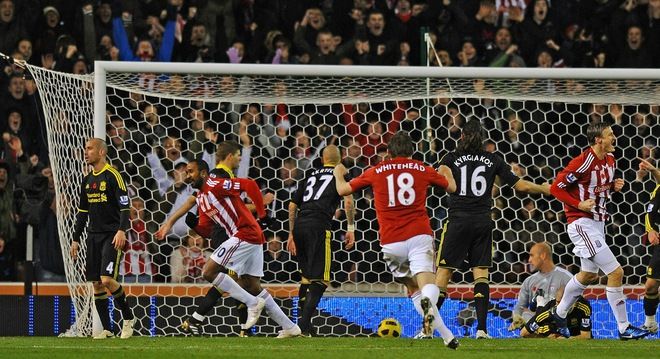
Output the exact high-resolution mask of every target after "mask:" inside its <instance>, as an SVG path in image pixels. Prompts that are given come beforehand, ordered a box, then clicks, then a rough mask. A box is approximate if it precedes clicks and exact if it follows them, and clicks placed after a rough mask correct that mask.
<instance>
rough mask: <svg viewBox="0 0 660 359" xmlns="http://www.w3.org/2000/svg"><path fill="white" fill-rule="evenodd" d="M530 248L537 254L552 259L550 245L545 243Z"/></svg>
mask: <svg viewBox="0 0 660 359" xmlns="http://www.w3.org/2000/svg"><path fill="white" fill-rule="evenodd" d="M532 248H536V250H537V251H538V253H539V254H545V255H546V256H548V257H550V258H552V248H550V245H549V244H548V243H547V242H539V243H536V244H535V245H533V246H532Z"/></svg>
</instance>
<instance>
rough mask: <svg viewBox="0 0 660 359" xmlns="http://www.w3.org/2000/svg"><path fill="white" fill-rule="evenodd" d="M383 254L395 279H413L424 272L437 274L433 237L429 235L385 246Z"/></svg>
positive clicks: (421, 235)
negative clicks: (434, 262) (434, 261)
mask: <svg viewBox="0 0 660 359" xmlns="http://www.w3.org/2000/svg"><path fill="white" fill-rule="evenodd" d="M382 252H383V260H385V263H386V264H387V267H388V268H389V269H390V272H392V275H393V276H394V277H395V278H403V277H409V278H411V277H413V276H414V275H416V274H417V273H422V272H430V273H435V265H434V264H433V237H431V236H430V235H428V234H420V235H418V236H414V237H411V238H408V239H407V240H405V241H401V242H394V243H389V244H384V245H383V249H382Z"/></svg>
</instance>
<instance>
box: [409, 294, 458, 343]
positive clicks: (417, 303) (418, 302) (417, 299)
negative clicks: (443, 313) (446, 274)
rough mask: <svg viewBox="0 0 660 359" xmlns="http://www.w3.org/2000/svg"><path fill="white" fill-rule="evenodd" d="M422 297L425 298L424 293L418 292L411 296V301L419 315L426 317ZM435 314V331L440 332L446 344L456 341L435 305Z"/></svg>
mask: <svg viewBox="0 0 660 359" xmlns="http://www.w3.org/2000/svg"><path fill="white" fill-rule="evenodd" d="M434 287H435V286H434ZM436 288H437V287H436ZM422 297H424V295H423V294H422V292H419V291H417V292H415V293H413V294H412V295H411V296H410V299H412V301H413V306H414V307H415V310H416V311H417V313H419V315H421V316H424V310H423V309H422ZM436 303H437V300H436ZM433 314H434V316H435V319H434V320H433V329H435V330H437V331H438V332H440V336H441V337H442V340H444V342H445V344H447V343H449V342H450V341H451V340H452V339H454V333H452V332H451V330H449V328H447V326H446V325H445V322H444V321H443V320H442V317H440V313H439V312H438V308H437V307H436V306H435V304H434V305H433Z"/></svg>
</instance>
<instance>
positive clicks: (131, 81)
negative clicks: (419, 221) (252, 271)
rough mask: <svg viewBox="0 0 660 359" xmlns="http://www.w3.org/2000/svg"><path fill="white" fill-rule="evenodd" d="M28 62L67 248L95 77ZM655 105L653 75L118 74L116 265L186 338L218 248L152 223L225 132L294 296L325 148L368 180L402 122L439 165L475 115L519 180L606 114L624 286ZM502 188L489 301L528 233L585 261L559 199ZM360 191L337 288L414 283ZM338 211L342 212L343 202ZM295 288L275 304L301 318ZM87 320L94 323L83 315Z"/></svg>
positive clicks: (633, 280) (163, 326)
mask: <svg viewBox="0 0 660 359" xmlns="http://www.w3.org/2000/svg"><path fill="white" fill-rule="evenodd" d="M30 71H31V73H32V74H33V76H34V77H35V79H36V80H37V84H38V87H39V91H40V93H41V94H42V99H43V101H44V111H45V114H46V118H47V120H48V121H47V125H48V140H49V144H50V148H51V151H52V155H51V159H52V162H53V170H54V174H55V181H56V190H57V195H58V196H60V197H59V198H62V202H60V203H66V205H64V206H63V208H64V209H65V210H64V211H58V216H59V217H58V219H59V230H60V238H61V240H62V248H63V251H65V252H66V253H68V250H69V243H70V240H71V235H72V228H73V222H74V215H75V206H76V204H77V203H76V202H77V197H78V193H79V192H78V186H79V183H80V179H81V177H82V173H83V171H84V166H83V163H84V161H83V159H82V148H83V147H84V141H85V138H87V137H90V136H92V134H93V126H92V112H93V91H92V88H93V81H92V80H93V78H92V77H76V76H72V75H68V74H60V73H53V72H50V71H46V70H43V69H39V68H33V67H30ZM659 103H660V82H659V81H657V80H653V81H651V80H648V81H640V80H627V81H622V80H571V79H565V80H542V79H533V80H530V79H519V80H513V79H511V80H480V79H476V80H475V79H451V80H448V79H446V78H437V79H431V80H430V81H429V82H428V83H427V81H426V79H420V78H366V77H363V78H350V77H346V76H337V77H335V78H321V77H303V78H300V77H291V76H279V77H276V76H273V77H266V76H261V77H250V76H238V77H232V76H228V75H220V74H207V75H180V74H128V73H109V74H108V77H107V106H106V108H107V116H106V132H107V137H108V143H109V144H110V150H109V157H110V162H111V163H112V165H114V166H115V167H117V168H118V169H119V170H120V171H121V172H122V173H123V174H124V175H125V176H126V178H127V180H128V182H129V183H130V186H129V187H130V190H129V191H130V192H131V193H130V194H131V198H132V209H133V210H132V212H131V219H132V229H131V231H130V233H129V244H128V248H127V251H126V254H125V257H124V261H123V263H122V266H121V269H120V270H121V274H122V276H123V277H124V278H123V279H124V282H126V283H130V282H133V283H136V282H139V283H148V285H145V286H137V285H136V286H134V287H133V288H132V289H130V293H131V294H132V295H134V296H138V297H139V298H138V299H137V300H135V301H132V303H133V304H137V305H138V308H139V309H137V310H136V314H137V315H138V318H145V317H147V318H148V317H150V315H152V314H153V313H155V315H153V316H152V321H151V322H150V321H149V320H148V319H145V321H144V323H142V325H141V326H139V328H138V331H139V333H140V334H143V335H149V334H165V335H169V334H175V333H177V331H176V326H177V325H178V324H179V322H180V317H182V316H183V315H185V314H190V313H191V312H192V308H191V306H192V303H193V299H191V298H190V297H195V296H198V295H201V294H203V290H202V289H203V288H206V286H205V285H203V280H202V278H201V268H202V266H203V265H204V263H205V261H206V260H208V255H209V254H210V251H211V248H210V245H209V243H208V242H207V241H204V240H201V239H199V238H195V237H194V236H190V235H189V233H188V229H187V227H186V225H185V223H184V222H183V220H181V221H179V222H177V223H176V224H175V225H174V227H173V230H172V232H171V233H170V235H169V236H168V238H167V239H166V240H164V241H157V240H155V238H154V237H153V234H154V233H155V231H156V230H157V229H158V227H159V225H160V224H161V223H163V222H164V220H165V218H167V217H168V216H169V215H170V214H171V213H173V212H174V210H176V209H177V208H178V206H179V205H180V203H181V201H182V199H184V198H185V197H186V196H187V195H189V194H190V193H191V190H190V188H188V187H187V186H186V185H185V184H184V183H183V179H184V168H185V167H182V166H179V164H180V163H181V162H182V161H189V160H191V159H194V158H200V157H204V156H206V157H207V158H208V156H212V154H213V151H214V149H215V146H214V145H215V143H218V142H221V141H223V140H236V141H238V142H239V143H241V144H242V146H243V147H244V151H243V156H249V158H250V160H249V168H247V169H245V168H244V170H247V173H248V177H250V178H254V179H255V180H257V182H258V183H259V185H260V186H261V187H262V189H263V190H264V192H266V191H268V192H273V193H274V194H275V201H274V202H273V203H272V204H271V205H270V206H269V210H270V211H271V215H273V216H275V217H276V218H277V219H278V221H277V226H278V227H277V228H274V229H273V230H271V231H268V232H267V233H266V235H267V239H268V244H267V246H266V248H265V250H266V251H265V255H264V259H265V263H264V271H265V277H264V278H263V281H264V282H265V283H268V284H272V287H271V288H272V289H273V290H276V291H277V290H279V293H280V294H282V295H283V297H288V296H291V294H295V291H294V290H293V288H295V283H297V282H298V280H299V277H298V275H297V272H296V269H297V267H296V264H295V262H294V261H293V260H292V258H291V257H290V256H289V254H288V253H287V252H286V250H285V249H284V244H285V242H286V238H287V235H288V228H287V226H288V223H287V219H288V207H287V205H288V200H289V199H290V197H291V195H292V194H293V191H294V189H295V188H296V185H297V181H298V180H300V179H301V178H302V176H303V174H304V171H305V170H306V169H308V168H310V167H312V166H314V165H316V164H318V161H319V159H318V153H319V150H320V149H321V148H322V147H324V146H325V145H326V144H328V143H334V144H338V145H340V147H341V149H342V154H343V156H344V163H345V164H346V165H347V167H348V168H349V170H350V171H351V173H352V174H353V175H358V174H360V173H361V172H362V171H363V170H364V169H365V168H367V167H368V166H370V165H373V164H375V163H377V162H378V161H380V160H382V158H383V156H384V155H385V151H386V146H387V142H388V140H389V137H390V136H391V135H392V134H393V133H394V132H396V131H397V130H399V129H403V130H406V131H409V132H410V134H411V136H412V137H413V139H414V141H415V143H416V146H417V152H416V153H415V158H417V159H420V160H423V161H425V162H427V163H428V164H430V165H433V166H436V165H437V163H438V161H439V160H440V158H442V156H443V155H444V154H445V153H447V152H448V151H451V150H453V149H454V148H455V147H456V143H457V141H458V139H459V137H460V127H461V126H462V124H463V123H465V121H466V120H468V119H478V120H480V121H481V122H482V123H483V125H484V128H485V129H486V130H487V131H488V137H489V141H488V144H487V148H488V149H489V150H492V151H497V152H498V153H500V154H501V155H502V156H503V157H504V158H505V159H506V161H507V162H508V163H510V164H511V165H512V168H513V170H514V171H515V172H516V174H518V175H519V176H521V177H524V178H526V179H528V180H531V181H534V182H536V183H541V182H544V181H548V180H551V179H552V178H553V177H554V176H555V174H556V173H557V172H558V170H560V169H561V168H563V167H564V166H565V165H566V164H567V163H568V161H569V160H570V159H571V158H572V157H573V156H576V155H577V154H579V153H580V152H581V151H582V150H583V149H584V148H586V147H587V146H588V144H587V143H586V139H585V137H584V136H582V133H583V132H584V130H585V128H586V126H587V124H589V123H591V122H595V121H607V122H610V123H612V124H613V125H614V130H615V133H616V135H617V151H616V153H615V156H616V158H617V159H618V161H617V167H618V174H619V175H620V176H622V177H623V178H624V179H626V181H627V183H628V185H627V186H626V187H625V188H624V190H623V191H622V193H620V194H615V195H614V198H613V200H612V202H611V203H612V207H611V213H613V214H614V215H613V220H612V223H611V224H610V225H609V226H608V233H610V234H611V235H610V237H609V239H610V240H611V242H610V244H611V246H612V249H613V252H614V254H615V255H616V256H617V258H618V260H619V261H620V263H622V264H623V268H624V271H625V281H626V284H627V285H639V284H640V283H642V281H643V278H644V275H645V267H644V265H643V263H646V259H647V257H646V256H647V248H646V247H645V246H643V245H641V244H640V239H639V238H640V235H641V234H642V233H643V231H644V229H643V226H642V224H641V223H642V221H641V216H642V215H643V213H644V204H645V202H646V201H647V200H648V193H649V191H650V190H652V189H653V187H654V183H653V181H652V180H651V179H649V178H647V177H644V176H643V174H641V173H638V172H637V171H636V169H637V163H638V160H637V159H638V158H646V159H652V160H653V159H655V158H657V157H658V153H657V150H656V148H657V147H658V138H659V137H660V125H659V124H658V122H659V119H660V118H659V117H660V106H659V105H658V104H659ZM211 158H212V157H211ZM493 196H494V198H495V200H494V208H493V218H494V219H495V223H496V229H495V231H494V248H493V257H494V261H493V262H494V265H493V268H492V275H491V281H492V282H493V283H495V284H499V285H502V286H500V287H497V286H496V287H494V289H493V298H511V297H513V296H515V294H516V291H517V288H516V286H517V285H520V284H521V283H522V281H523V280H524V279H525V278H526V277H527V276H529V274H530V272H529V268H528V266H527V252H528V248H529V246H530V244H531V243H533V242H538V241H547V242H549V243H550V244H551V245H552V247H553V250H554V253H555V260H556V262H557V263H559V264H560V265H562V266H564V267H566V268H568V269H569V270H573V271H575V270H576V269H577V266H579V263H578V262H576V260H575V258H574V256H573V254H572V253H571V248H572V246H571V245H570V240H569V239H568V237H567V236H566V234H565V219H564V215H563V212H562V207H561V204H560V203H559V202H558V201H555V200H550V199H548V198H540V197H533V196H527V195H520V194H516V193H513V191H512V189H510V188H506V187H504V188H496V189H495V190H494V193H493ZM356 200H357V202H356V210H357V213H356V228H357V230H356V248H354V249H353V250H350V251H346V250H344V249H342V248H341V241H342V240H343V233H344V232H343V230H344V229H343V228H342V227H341V222H336V223H335V228H334V240H333V246H334V249H335V251H334V258H335V260H336V261H337V267H336V268H334V278H333V288H331V289H330V291H329V292H330V295H332V294H340V295H355V296H363V295H374V293H375V295H395V296H396V295H403V294H405V293H404V292H403V289H402V288H401V286H399V285H397V284H395V283H393V281H392V276H391V275H390V274H389V272H388V271H387V268H386V267H385V265H384V262H383V261H382V258H381V255H380V246H379V244H378V235H377V230H378V223H377V221H376V219H375V218H376V217H375V211H374V208H373V206H372V200H373V197H372V194H371V193H370V192H368V191H365V192H363V193H361V194H359V195H358V196H357V197H356ZM446 208H447V207H446V197H444V196H443V195H441V194H440V192H438V193H437V195H433V196H429V200H428V210H429V214H430V216H431V218H432V227H433V228H436V229H438V230H437V231H436V234H437V236H438V238H439V236H440V234H441V233H440V230H439V229H440V228H442V222H443V220H444V219H445V218H446V216H447V213H446ZM336 216H337V218H339V219H342V218H343V216H344V215H343V213H342V211H341V210H338V211H337V214H336ZM344 222H345V221H344ZM83 243H84V242H83ZM83 252H84V248H83ZM68 258H69V256H68V255H65V260H66V261H67V262H66V266H67V278H68V280H69V284H70V288H71V292H72V293H76V296H77V297H79V298H80V300H79V301H77V302H76V303H77V306H76V309H77V310H79V311H80V313H84V310H85V308H87V307H89V303H90V302H89V301H90V299H89V298H90V297H91V295H90V292H88V291H87V292H82V290H89V289H88V287H86V286H85V285H83V284H82V283H83V278H84V277H83V274H82V269H83V268H84V265H83V264H84V261H78V262H76V263H72V262H71V261H70V260H69V259H68ZM83 258H84V256H83ZM471 281H472V278H471V274H470V273H469V271H458V272H457V273H456V274H455V276H454V278H453V282H454V283H463V284H467V283H471ZM172 283H186V285H174V286H173V284H172ZM191 283H199V285H193V286H190V284H191ZM283 285H284V286H283ZM464 294H465V295H466V296H467V297H471V292H454V294H453V295H454V297H456V298H462V297H463V295H464ZM144 297H150V298H151V299H149V300H147V299H146V298H144ZM596 297H598V298H600V297H603V298H604V296H602V295H600V296H598V295H597V296H596ZM83 298H87V299H86V300H87V301H84V300H83ZM293 299H294V300H293V301H292V300H291V299H286V298H285V299H284V300H283V301H282V302H280V304H282V305H283V307H284V308H287V309H290V310H291V312H290V314H291V316H292V317H294V316H295V314H296V313H295V311H296V306H295V303H296V301H295V298H293ZM86 306H87V307H86ZM216 310H217V312H216V314H218V315H216V316H214V317H213V318H214V319H212V322H211V325H210V326H207V328H206V329H205V330H206V331H207V332H208V333H210V334H224V335H229V334H231V333H232V326H233V325H236V324H237V320H236V318H235V316H232V315H229V314H230V312H229V310H228V309H226V308H223V307H222V306H220V307H217V309H216ZM154 311H155V312H154ZM150 313H151V314H150ZM79 317H80V316H79ZM153 318H155V319H153ZM78 323H79V325H81V326H83V327H85V328H88V327H87V326H86V325H89V323H87V324H85V323H82V324H80V321H79V322H78ZM262 324H263V327H262V329H260V331H261V332H262V333H263V332H265V333H274V332H275V329H276V328H275V326H274V325H271V323H270V322H269V321H267V322H262ZM315 324H316V325H317V326H319V328H320V329H319V330H320V332H322V333H326V334H328V335H341V334H347V333H348V334H353V335H358V334H368V333H369V330H367V329H364V328H362V327H358V326H356V325H355V324H352V323H349V322H346V321H341V320H336V318H335V317H328V318H318V317H317V318H316V322H315ZM234 328H235V327H234ZM86 330H88V329H86Z"/></svg>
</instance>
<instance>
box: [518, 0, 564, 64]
mask: <svg viewBox="0 0 660 359" xmlns="http://www.w3.org/2000/svg"><path fill="white" fill-rule="evenodd" d="M549 12H550V5H549V4H548V1H547V0H534V1H533V6H528V7H527V9H526V11H525V13H520V14H516V15H515V16H513V17H510V19H511V20H512V21H513V22H514V23H513V24H512V26H511V30H512V32H513V35H514V38H516V39H517V41H518V45H519V46H520V50H521V55H522V57H523V59H524V60H525V63H528V64H533V63H536V61H535V60H536V59H535V58H534V54H536V52H537V51H538V47H539V46H545V43H546V42H547V41H548V40H554V39H555V38H556V36H557V31H556V28H555V26H554V24H553V23H552V21H551V19H550V16H549Z"/></svg>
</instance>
